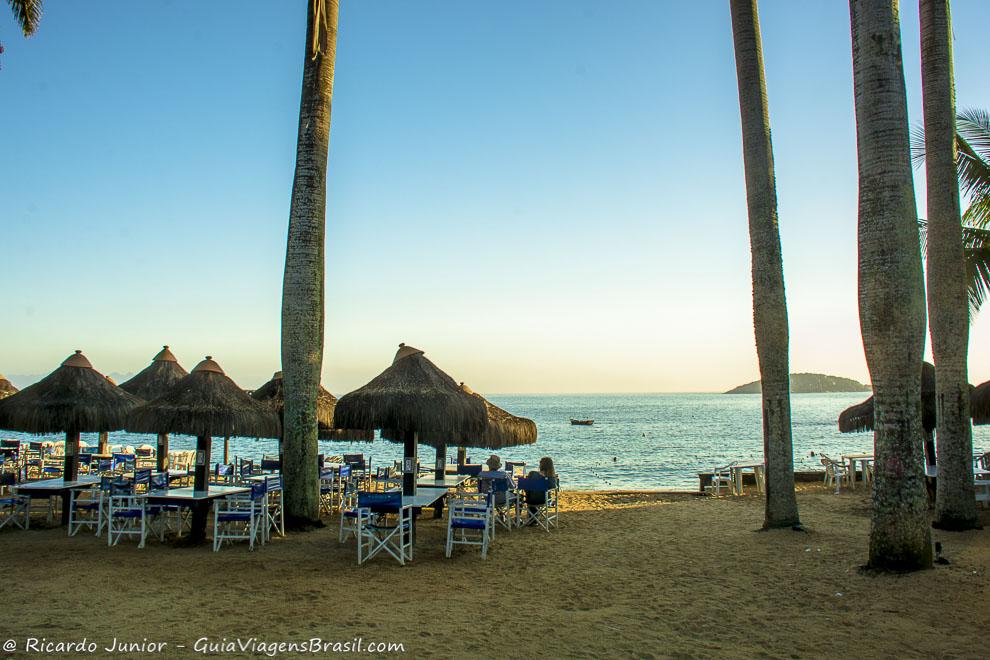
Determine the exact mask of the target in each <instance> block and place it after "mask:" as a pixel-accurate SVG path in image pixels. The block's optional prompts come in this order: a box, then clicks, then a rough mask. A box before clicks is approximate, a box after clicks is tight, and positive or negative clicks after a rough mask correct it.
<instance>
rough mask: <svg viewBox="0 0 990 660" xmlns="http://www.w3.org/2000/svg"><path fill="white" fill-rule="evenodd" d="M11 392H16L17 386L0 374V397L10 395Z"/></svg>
mask: <svg viewBox="0 0 990 660" xmlns="http://www.w3.org/2000/svg"><path fill="white" fill-rule="evenodd" d="M11 394H17V388H16V387H14V384H13V383H12V382H10V381H9V380H7V377H6V376H4V375H3V374H0V399H3V398H5V397H8V396H10V395H11Z"/></svg>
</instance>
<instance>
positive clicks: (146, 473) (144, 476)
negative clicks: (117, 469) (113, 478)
mask: <svg viewBox="0 0 990 660" xmlns="http://www.w3.org/2000/svg"><path fill="white" fill-rule="evenodd" d="M150 483H151V468H141V469H140V470H135V471H134V485H135V486H146V485H148V484H150Z"/></svg>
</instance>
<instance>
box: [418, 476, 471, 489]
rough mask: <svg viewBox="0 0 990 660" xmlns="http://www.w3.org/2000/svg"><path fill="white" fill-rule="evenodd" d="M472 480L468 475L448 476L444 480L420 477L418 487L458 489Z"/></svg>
mask: <svg viewBox="0 0 990 660" xmlns="http://www.w3.org/2000/svg"><path fill="white" fill-rule="evenodd" d="M470 478H471V475H468V474H446V475H444V477H443V478H442V479H436V478H434V477H432V476H430V477H419V478H418V479H416V486H417V487H419V488H443V489H445V490H446V489H448V488H457V487H458V486H460V485H461V484H462V483H464V482H465V481H467V480H468V479H470Z"/></svg>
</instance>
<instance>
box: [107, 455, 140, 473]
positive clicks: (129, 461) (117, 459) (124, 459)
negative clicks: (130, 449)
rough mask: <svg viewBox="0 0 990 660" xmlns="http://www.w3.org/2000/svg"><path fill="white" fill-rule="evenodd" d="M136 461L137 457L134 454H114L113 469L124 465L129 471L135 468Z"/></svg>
mask: <svg viewBox="0 0 990 660" xmlns="http://www.w3.org/2000/svg"><path fill="white" fill-rule="evenodd" d="M136 462H137V457H136V456H135V455H134V454H114V455H113V468H112V469H114V470H116V469H117V468H119V467H122V468H124V470H125V471H127V472H129V471H131V470H133V469H134V465H135V464H136Z"/></svg>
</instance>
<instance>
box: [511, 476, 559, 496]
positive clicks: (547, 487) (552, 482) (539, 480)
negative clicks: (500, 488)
mask: <svg viewBox="0 0 990 660" xmlns="http://www.w3.org/2000/svg"><path fill="white" fill-rule="evenodd" d="M516 487H517V488H519V490H525V491H529V492H531V493H539V492H548V491H551V490H553V489H554V488H556V487H557V480H556V479H555V478H553V479H551V478H547V477H544V476H542V475H540V476H538V477H537V476H533V477H520V478H519V481H517V482H516Z"/></svg>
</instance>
